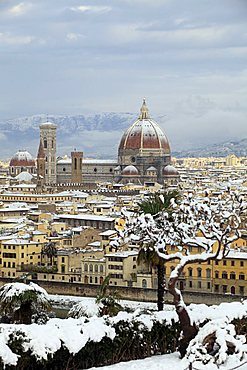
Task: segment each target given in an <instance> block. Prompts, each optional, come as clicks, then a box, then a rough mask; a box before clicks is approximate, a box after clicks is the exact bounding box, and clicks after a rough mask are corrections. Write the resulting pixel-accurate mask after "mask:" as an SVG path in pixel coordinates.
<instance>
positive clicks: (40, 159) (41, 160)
mask: <svg viewBox="0 0 247 370" xmlns="http://www.w3.org/2000/svg"><path fill="white" fill-rule="evenodd" d="M44 184H45V151H44V147H43V143H42V140H41V139H40V142H39V150H38V155H37V188H39V189H40V190H42V188H43V186H44Z"/></svg>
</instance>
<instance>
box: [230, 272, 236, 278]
mask: <svg viewBox="0 0 247 370" xmlns="http://www.w3.org/2000/svg"><path fill="white" fill-rule="evenodd" d="M230 279H232V280H236V274H235V272H231V273H230Z"/></svg>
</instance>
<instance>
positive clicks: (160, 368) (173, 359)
mask: <svg viewBox="0 0 247 370" xmlns="http://www.w3.org/2000/svg"><path fill="white" fill-rule="evenodd" d="M236 366H239V363H238V364H237V363H236V361H235V360H230V359H229V361H228V362H227V364H224V365H221V366H220V367H218V366H216V365H208V366H204V365H201V364H198V363H194V364H193V367H192V369H193V370H196V369H198V370H232V369H236ZM188 367H189V362H188V360H186V359H183V360H180V359H179V354H178V353H177V352H176V353H171V354H170V355H161V356H153V357H149V358H146V359H145V360H136V361H128V362H120V363H119V364H115V365H111V366H103V367H97V368H96V367H92V368H91V369H88V370H97V369H102V370H127V369H128V370H139V369H141V370H187V369H188ZM237 368H238V369H239V370H247V363H245V364H243V365H242V366H240V367H237ZM236 370H237V369H236Z"/></svg>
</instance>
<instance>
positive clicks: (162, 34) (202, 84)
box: [0, 0, 247, 145]
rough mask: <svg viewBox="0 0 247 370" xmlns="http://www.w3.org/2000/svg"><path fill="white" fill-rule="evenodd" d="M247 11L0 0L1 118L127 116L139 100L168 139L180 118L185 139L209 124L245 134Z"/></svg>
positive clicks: (172, 0)
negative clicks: (160, 121) (159, 119)
mask: <svg viewBox="0 0 247 370" xmlns="http://www.w3.org/2000/svg"><path fill="white" fill-rule="evenodd" d="M19 4H23V5H22V6H21V7H20V8H19V9H20V10H22V11H20V12H19V14H18V16H17V15H14V14H13V13H12V15H11V13H9V10H10V9H13V8H14V7H16V6H18V5H19ZM80 6H82V7H84V8H81V10H80V9H79V8H78V7H80ZM16 9H18V8H16ZM24 10H25V11H24ZM246 12H247V5H246V2H245V1H244V0H218V1H215V0H208V1H198V0H184V1H181V0H154V1H150V0H119V1H113V0H104V1H103V0H94V1H91V0H90V1H89V0H88V1H86V0H85V1H83V3H82V2H80V1H78V0H53V1H50V0H49V1H48V0H42V1H34V0H33V1H32V0H28V1H26V0H23V1H21V0H19V1H16V0H10V1H3V2H0V48H1V51H2V53H1V55H0V79H1V86H0V102H1V104H0V118H7V117H14V116H15V117H17V116H20V115H28V114H35V113H42V112H43V113H54V114H60V113H61V114H78V113H85V112H87V111H91V112H97V111H132V112H135V111H136V110H138V109H139V102H140V99H141V98H142V97H143V96H146V97H147V98H148V101H150V103H149V105H150V109H151V110H152V112H154V114H161V115H166V117H167V119H168V121H167V124H168V128H167V129H168V131H169V130H171V136H172V138H173V140H179V138H178V137H177V138H176V130H175V129H174V131H172V127H175V125H177V126H178V127H179V128H180V127H181V122H182V123H183V124H184V125H185V126H186V128H187V129H186V132H185V133H184V135H188V141H190V139H191V138H192V137H194V140H199V139H198V138H199V137H200V135H204V136H205V135H206V133H207V130H206V128H205V127H212V128H213V127H214V126H215V127H218V128H219V129H216V130H215V138H219V137H220V136H221V134H220V129H221V130H222V131H224V134H226V133H227V135H228V134H229V135H244V131H245V125H244V119H243V117H244V113H245V114H246V111H247V108H246V104H245V102H246V97H247V90H246V86H247V85H246V83H247V76H246V65H247V47H246V45H247V33H246V26H247V18H246V15H247V14H246ZM17 13H18V12H17ZM191 96H193V99H191ZM195 96H197V97H200V98H198V99H195V98H194V97H195ZM168 108H169V109H168ZM233 112H234V114H233ZM214 117H215V118H214ZM233 119H234V121H235V122H237V123H236V125H234V127H235V129H234V130H235V131H233V129H232V127H230V122H231V121H232V120H233ZM216 121H217V122H218V124H217V126H216ZM170 123H171V127H170V126H169V125H170ZM196 123H197V124H196ZM173 132H174V134H173ZM177 132H178V130H177ZM211 134H212V135H213V133H212V132H211ZM177 135H178V133H177ZM96 136H97V135H96ZM112 139H113V138H112ZM97 143H98V142H97ZM92 145H93V143H92ZM97 145H98V144H97Z"/></svg>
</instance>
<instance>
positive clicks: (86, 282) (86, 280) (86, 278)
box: [84, 276, 88, 284]
mask: <svg viewBox="0 0 247 370" xmlns="http://www.w3.org/2000/svg"><path fill="white" fill-rule="evenodd" d="M84 283H85V284H88V276H85V277H84Z"/></svg>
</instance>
